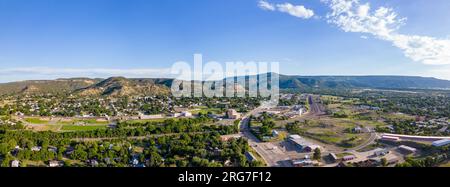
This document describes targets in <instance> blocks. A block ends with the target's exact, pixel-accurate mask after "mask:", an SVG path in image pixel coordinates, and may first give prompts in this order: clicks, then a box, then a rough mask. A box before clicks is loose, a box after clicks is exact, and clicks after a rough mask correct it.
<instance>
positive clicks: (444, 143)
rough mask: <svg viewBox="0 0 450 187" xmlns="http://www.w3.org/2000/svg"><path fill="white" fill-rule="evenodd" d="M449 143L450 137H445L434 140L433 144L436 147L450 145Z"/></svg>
mask: <svg viewBox="0 0 450 187" xmlns="http://www.w3.org/2000/svg"><path fill="white" fill-rule="evenodd" d="M448 144H450V139H443V140H438V141H434V142H433V144H432V145H433V146H435V147H442V146H445V145H448Z"/></svg>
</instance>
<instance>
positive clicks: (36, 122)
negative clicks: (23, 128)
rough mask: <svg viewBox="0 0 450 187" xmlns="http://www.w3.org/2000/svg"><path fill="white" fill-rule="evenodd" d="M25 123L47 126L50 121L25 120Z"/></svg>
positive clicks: (38, 119)
mask: <svg viewBox="0 0 450 187" xmlns="http://www.w3.org/2000/svg"><path fill="white" fill-rule="evenodd" d="M25 121H26V122H28V123H32V124H47V123H48V122H49V121H48V120H41V119H40V118H25Z"/></svg>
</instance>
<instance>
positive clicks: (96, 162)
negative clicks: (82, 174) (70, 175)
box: [86, 159, 98, 167]
mask: <svg viewBox="0 0 450 187" xmlns="http://www.w3.org/2000/svg"><path fill="white" fill-rule="evenodd" d="M86 164H88V165H90V166H91V167H97V166H98V161H97V160H94V159H92V160H87V161H86Z"/></svg>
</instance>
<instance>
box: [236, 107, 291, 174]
mask: <svg viewBox="0 0 450 187" xmlns="http://www.w3.org/2000/svg"><path fill="white" fill-rule="evenodd" d="M261 111H262V107H259V108H256V109H254V110H252V111H250V112H249V113H247V114H246V115H245V116H244V117H243V118H242V120H241V123H240V128H241V131H240V133H239V134H240V135H241V136H243V137H245V138H246V139H247V140H248V143H249V145H250V147H251V148H253V149H254V150H255V151H256V152H257V153H258V154H259V155H260V156H261V157H262V159H263V160H264V162H265V163H266V164H267V166H268V167H292V164H291V162H290V158H289V156H288V155H287V154H286V153H284V152H283V151H281V150H279V149H278V147H277V146H276V145H274V144H272V143H270V142H261V141H260V140H259V139H258V138H256V137H255V136H254V135H253V134H252V133H251V132H250V128H249V127H248V122H249V121H250V116H251V115H256V114H258V113H259V112H261Z"/></svg>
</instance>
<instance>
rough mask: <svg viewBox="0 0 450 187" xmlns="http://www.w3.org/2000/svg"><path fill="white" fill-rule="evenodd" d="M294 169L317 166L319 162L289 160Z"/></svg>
mask: <svg viewBox="0 0 450 187" xmlns="http://www.w3.org/2000/svg"><path fill="white" fill-rule="evenodd" d="M291 162H292V165H294V167H309V166H314V165H317V164H319V162H317V161H314V160H311V159H300V160H291Z"/></svg>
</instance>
